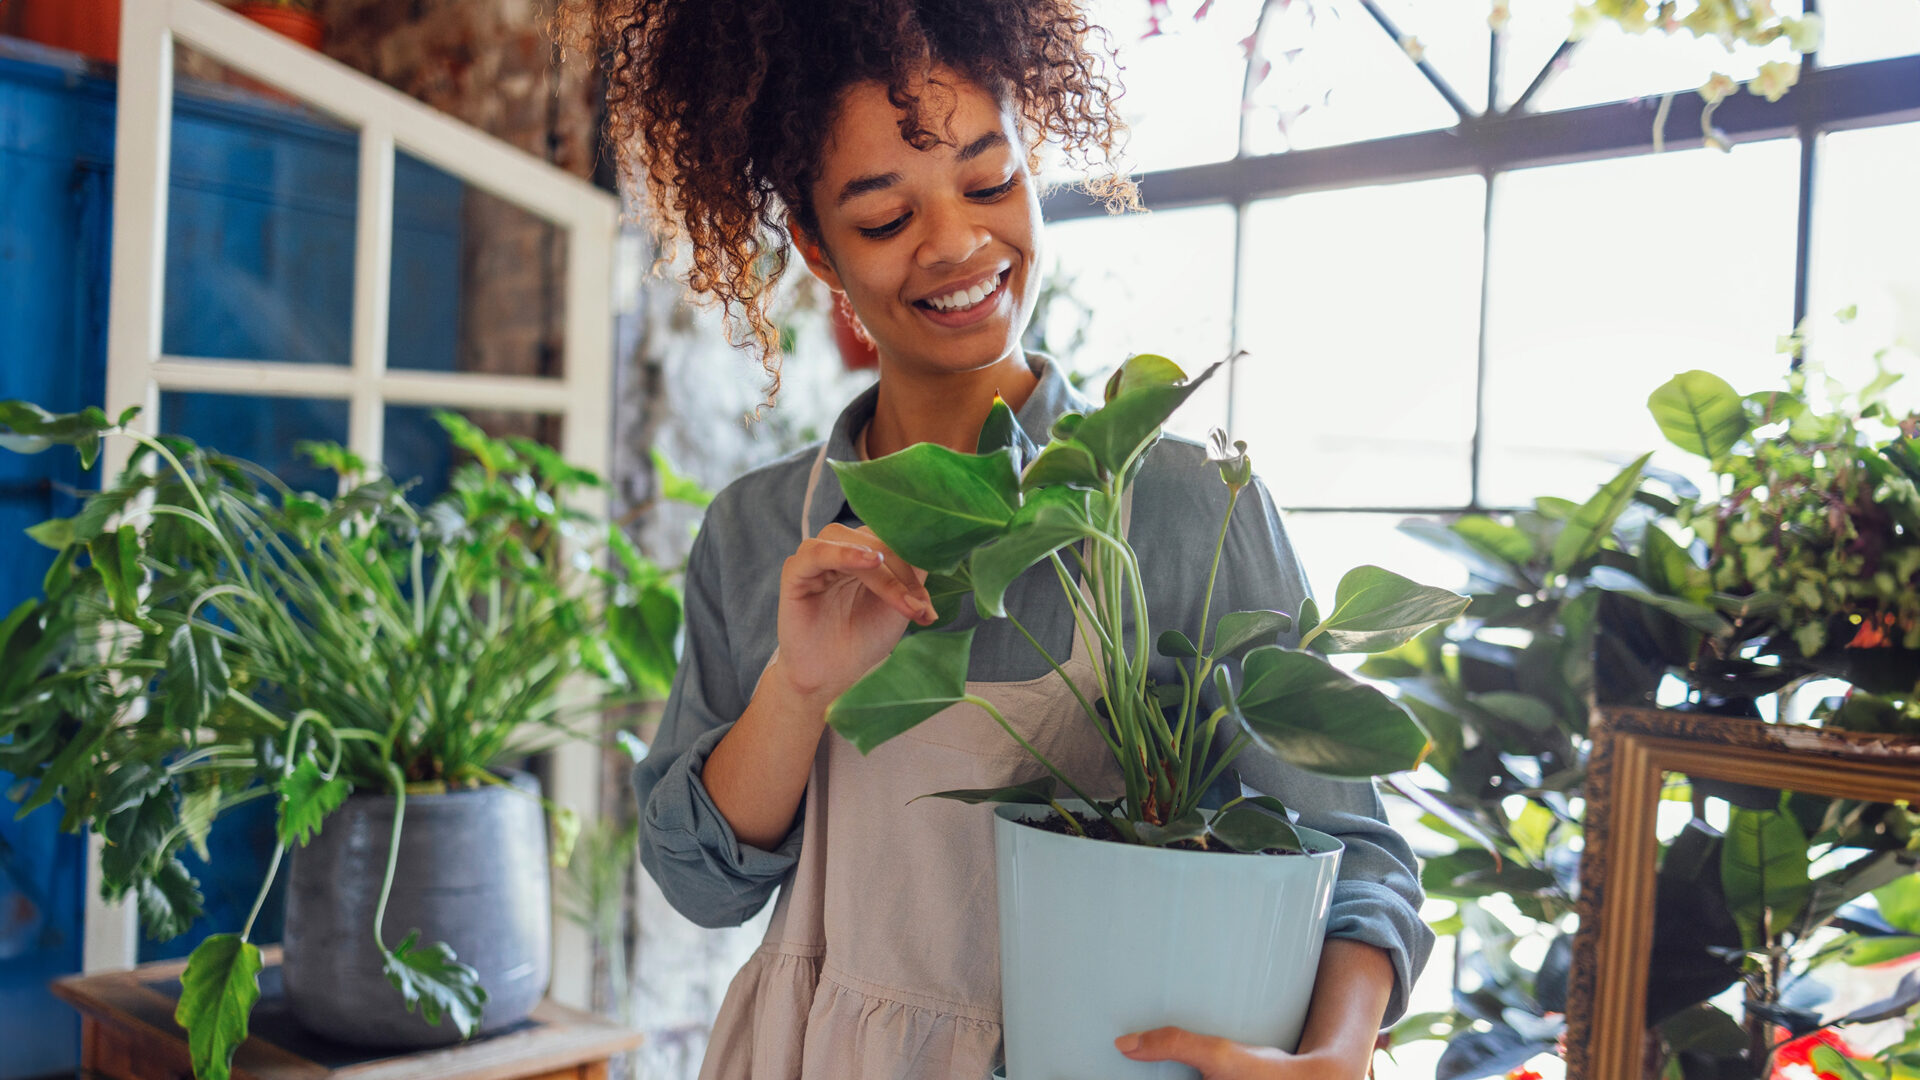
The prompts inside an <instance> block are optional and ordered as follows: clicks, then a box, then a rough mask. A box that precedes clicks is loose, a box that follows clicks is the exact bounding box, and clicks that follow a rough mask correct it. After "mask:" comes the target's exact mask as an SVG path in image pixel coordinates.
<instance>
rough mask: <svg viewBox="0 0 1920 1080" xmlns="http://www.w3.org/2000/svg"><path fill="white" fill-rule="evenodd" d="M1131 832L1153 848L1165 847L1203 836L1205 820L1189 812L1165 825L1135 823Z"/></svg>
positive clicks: (1194, 811) (1195, 813) (1196, 813)
mask: <svg viewBox="0 0 1920 1080" xmlns="http://www.w3.org/2000/svg"><path fill="white" fill-rule="evenodd" d="M1133 831H1134V834H1135V835H1136V836H1138V837H1140V839H1141V840H1143V841H1145V842H1146V843H1148V844H1151V845H1152V846H1154V847H1166V846H1167V845H1168V844H1176V843H1179V842H1180V841H1182V840H1192V839H1194V838H1195V837H1198V836H1201V835H1203V834H1205V833H1206V831H1207V819H1206V818H1205V817H1204V816H1202V815H1201V813H1200V812H1199V811H1198V810H1190V811H1188V812H1187V813H1185V814H1182V815H1181V816H1179V817H1177V818H1174V819H1173V820H1172V821H1169V822H1167V823H1166V824H1165V825H1153V824H1149V823H1147V822H1135V823H1134V826H1133Z"/></svg>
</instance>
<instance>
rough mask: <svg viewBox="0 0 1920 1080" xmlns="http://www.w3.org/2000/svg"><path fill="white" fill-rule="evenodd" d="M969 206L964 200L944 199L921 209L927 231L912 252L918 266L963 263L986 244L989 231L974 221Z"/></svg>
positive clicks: (930, 266) (990, 236)
mask: <svg viewBox="0 0 1920 1080" xmlns="http://www.w3.org/2000/svg"><path fill="white" fill-rule="evenodd" d="M972 209H973V208H972V207H971V206H969V205H967V204H966V203H964V202H958V201H945V200H943V201H940V202H937V203H935V204H934V205H932V206H928V207H925V208H923V209H922V211H921V213H922V214H923V215H924V219H925V221H926V223H927V231H926V234H925V237H924V238H923V239H922V240H921V242H920V249H919V251H918V252H916V255H917V257H918V259H919V262H920V266H921V268H922V269H931V268H933V267H936V266H941V265H958V264H961V263H964V262H966V261H967V260H968V259H970V258H972V257H973V254H974V252H976V251H979V250H980V249H981V248H982V247H985V246H986V244H987V242H988V240H990V239H991V238H992V234H991V233H989V232H988V231H987V229H986V227H985V226H984V225H982V224H980V223H979V222H978V221H976V220H974V217H973V214H972V213H971V212H970V211H971V210H972Z"/></svg>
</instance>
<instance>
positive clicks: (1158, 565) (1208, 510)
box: [634, 356, 1434, 1023]
mask: <svg viewBox="0 0 1920 1080" xmlns="http://www.w3.org/2000/svg"><path fill="white" fill-rule="evenodd" d="M1030 359H1031V360H1032V361H1033V363H1034V367H1035V372H1036V373H1037V374H1038V375H1039V376H1040V382H1039V384H1038V385H1037V386H1036V387H1035V389H1034V391H1033V393H1032V395H1031V396H1029V397H1028V399H1027V401H1026V403H1025V404H1023V405H1022V406H1021V408H1020V411H1019V413H1018V415H1017V420H1018V422H1019V423H1018V427H1019V429H1020V434H1021V435H1023V436H1024V438H1023V439H1022V440H1021V441H1022V443H1023V445H1022V446H1021V447H1017V448H1016V454H1022V453H1026V454H1030V453H1031V452H1032V447H1033V446H1034V445H1044V444H1045V443H1046V441H1047V438H1048V431H1049V429H1050V428H1051V427H1052V426H1053V422H1054V420H1056V419H1057V418H1058V417H1059V416H1060V415H1061V414H1062V413H1064V412H1067V411H1069V410H1077V411H1081V412H1086V411H1089V410H1090V409H1091V408H1092V405H1091V404H1090V403H1089V402H1088V401H1087V399H1086V398H1084V397H1083V396H1081V395H1080V394H1079V392H1078V391H1076V390H1075V389H1074V388H1073V386H1072V385H1071V384H1070V383H1068V382H1067V380H1066V378H1065V377H1064V375H1063V374H1062V373H1061V371H1060V366H1059V365H1058V364H1053V363H1049V362H1048V361H1047V360H1046V358H1045V357H1040V356H1033V357H1031V358H1030ZM877 397H878V389H877V388H869V389H868V390H867V391H866V392H865V393H863V394H861V395H860V396H859V397H857V398H855V399H854V401H853V403H852V404H850V405H848V406H847V408H846V410H845V411H844V412H842V413H841V414H840V418H839V420H838V421H837V422H836V423H835V424H834V427H833V431H832V433H831V435H830V436H829V438H828V440H827V457H828V458H829V459H832V460H835V461H857V460H859V454H858V451H857V449H856V446H857V443H856V440H857V439H858V437H859V435H860V433H861V432H862V431H863V430H864V429H865V427H866V425H867V422H868V421H869V420H870V419H871V418H872V416H873V412H874V403H875V401H876V399H877ZM819 449H820V447H819V444H817V443H816V444H814V445H813V446H810V447H807V448H806V449H804V450H801V451H799V452H796V453H794V454H792V455H790V456H788V457H785V458H782V459H781V460H779V461H776V462H773V463H772V464H770V465H765V466H762V467H761V468H758V469H755V470H753V471H752V472H749V473H747V474H746V475H745V476H743V477H741V478H740V479H738V480H736V481H734V482H733V483H732V484H729V485H728V486H727V487H726V489H725V490H723V491H721V492H720V494H719V495H718V496H717V497H715V499H714V500H713V504H712V505H711V506H710V507H709V508H708V509H707V516H706V521H705V523H704V524H703V525H702V527H701V530H700V534H699V536H698V538H697V539H695V541H694V545H693V550H692V552H691V553H690V554H689V556H688V559H687V576H686V645H685V649H684V653H683V655H682V657H681V661H680V670H679V673H678V674H677V675H676V676H675V678H674V683H673V690H672V693H671V694H670V695H669V697H668V698H667V705H666V711H665V714H664V716H663V718H662V720H661V723H660V730H659V734H658V735H657V736H656V738H655V741H654V744H653V748H652V751H651V753H649V754H648V755H647V757H646V759H645V760H644V761H642V762H640V764H639V765H638V766H637V767H636V768H635V770H634V784H635V787H636V788H637V790H638V794H639V798H640V805H641V811H642V812H641V830H640V861H641V863H642V864H643V865H644V866H645V867H646V868H647V871H648V872H649V873H651V874H652V875H653V878H654V880H655V881H656V882H658V883H659V885H660V889H661V892H663V893H664V894H665V895H666V897H667V899H668V900H669V901H670V902H671V903H672V904H673V906H674V907H675V908H676V909H678V910H679V911H680V912H681V913H682V914H683V915H685V916H687V917H688V918H689V919H692V920H693V921H694V922H696V923H698V924H700V925H701V926H708V927H718V926H737V925H739V924H740V923H742V922H745V921H746V920H747V919H749V918H751V917H752V916H753V915H754V914H755V913H756V912H758V911H759V910H760V909H761V908H762V907H764V906H765V905H766V902H767V900H768V899H769V898H771V897H772V895H773V892H774V890H775V889H776V888H778V887H779V886H780V884H781V883H782V882H783V881H784V880H785V879H786V878H787V875H788V872H789V871H790V870H791V869H792V868H793V866H794V863H795V860H796V857H797V855H798V853H799V850H800V845H801V843H802V840H803V838H802V836H801V827H800V824H799V823H800V821H801V820H803V817H804V815H796V817H795V824H794V827H793V831H792V832H790V833H788V834H787V836H786V838H785V839H784V840H782V841H781V843H780V844H779V846H778V847H776V848H774V849H773V850H771V851H768V850H762V849H760V848H757V847H754V846H752V845H749V844H745V843H742V842H741V841H740V840H739V839H738V838H737V837H735V836H734V834H733V829H732V828H731V827H730V826H729V825H728V824H727V820H726V818H725V817H723V816H722V815H721V814H720V811H719V810H718V809H717V808H716V807H715V806H714V804H713V800H712V798H711V797H709V796H708V794H707V790H706V787H705V785H704V784H702V783H701V780H700V770H701V768H702V766H703V765H704V764H705V763H706V760H707V755H708V754H709V753H711V752H712V750H713V748H714V746H715V745H716V744H718V743H719V741H720V739H721V737H722V736H724V735H725V734H726V733H727V730H728V729H729V728H731V727H732V726H733V722H734V721H735V720H736V719H738V718H739V716H740V714H741V713H743V712H745V711H746V707H747V702H748V700H749V699H750V698H751V697H752V696H753V688H754V684H755V683H756V681H757V680H758V679H759V677H760V672H761V670H762V669H763V668H764V667H765V666H766V663H767V659H768V657H770V656H771V655H772V654H773V649H774V646H775V645H776V644H777V643H778V638H777V634H776V626H777V620H778V612H779V586H780V566H781V563H782V562H784V561H785V560H786V558H787V556H789V555H791V554H793V551H794V549H795V548H796V547H797V546H798V545H799V542H800V520H801V502H802V501H803V498H804V496H805V492H806V488H807V476H808V472H809V470H810V468H811V466H812V464H813V461H814V458H815V456H816V455H817V454H818V452H819ZM809 510H810V512H809V515H808V517H809V520H810V522H811V523H812V527H813V529H814V531H815V532H816V533H817V532H818V531H819V530H820V529H821V528H822V527H824V526H825V525H826V524H827V523H828V522H832V521H839V522H842V523H846V524H852V525H857V524H858V520H857V519H856V518H854V516H853V514H852V511H851V510H850V509H849V508H848V507H847V503H846V498H845V496H844V495H842V493H841V491H840V485H839V483H838V481H837V480H836V479H835V477H834V474H833V471H832V470H831V469H824V468H823V469H822V470H821V475H820V479H819V482H818V485H817V487H816V488H815V490H814V493H813V498H812V504H811V506H810V508H809ZM1226 511H1227V488H1226V485H1225V484H1223V483H1222V482H1221V481H1220V475H1219V471H1218V469H1217V468H1216V467H1215V466H1214V465H1212V464H1211V463H1209V462H1208V461H1207V460H1206V452H1205V449H1204V448H1203V447H1202V446H1200V445H1199V444H1198V443H1195V442H1192V441H1191V440H1187V439H1181V438H1178V437H1175V436H1167V437H1165V438H1163V439H1162V440H1161V441H1160V443H1159V445H1157V446H1155V447H1154V448H1153V449H1152V450H1151V451H1150V452H1149V454H1148V457H1147V462H1146V465H1145V467H1144V468H1143V469H1142V470H1141V473H1140V475H1139V477H1138V479H1136V480H1135V482H1134V487H1133V517H1132V522H1133V523H1132V530H1131V533H1130V540H1131V542H1132V544H1133V547H1134V549H1135V551H1136V552H1137V554H1138V555H1139V558H1140V572H1141V576H1142V580H1143V583H1144V586H1145V589H1146V595H1147V610H1148V611H1149V612H1151V614H1152V618H1153V625H1154V631H1155V632H1156V633H1158V632H1159V631H1160V630H1165V629H1168V628H1176V629H1179V630H1181V631H1183V632H1184V633H1185V634H1186V635H1187V637H1188V638H1189V639H1190V640H1197V639H1198V638H1199V626H1200V620H1201V610H1202V606H1203V604H1204V601H1205V597H1204V596H1203V594H1204V593H1205V591H1206V577H1207V568H1208V559H1209V556H1211V554H1212V551H1213V543H1214V540H1215V538H1216V536H1217V535H1218V532H1219V528H1220V520H1221V518H1222V516H1223V515H1225V513H1226ZM1307 596H1308V588H1307V581H1306V576H1305V575H1304V574H1303V573H1302V572H1301V569H1300V564H1299V562H1298V560H1297V559H1296V558H1295V557H1294V553H1293V547H1292V545H1291V544H1289V543H1288V541H1287V536H1286V530H1285V529H1284V528H1283V527H1282V526H1281V523H1280V515H1279V512H1278V511H1277V510H1276V509H1275V507H1274V504H1273V499H1272V497H1271V496H1269V495H1268V493H1267V490H1266V487H1265V485H1263V484H1261V483H1260V482H1259V481H1258V480H1256V481H1255V482H1254V483H1253V484H1252V485H1251V486H1250V487H1248V488H1247V489H1246V490H1245V491H1243V492H1242V493H1241V497H1240V500H1239V503H1238V505H1237V506H1236V507H1235V509H1234V512H1233V519H1232V523H1231V525H1230V526H1229V528H1228V531H1227V540H1226V547H1225V550H1224V552H1223V553H1222V555H1221V559H1220V572H1219V579H1218V581H1217V583H1216V585H1215V589H1214V600H1213V605H1212V609H1211V618H1212V619H1214V620H1218V618H1219V617H1220V616H1221V615H1223V614H1225V613H1227V612H1229V611H1236V610H1245V609H1255V608H1266V609H1273V610H1278V611H1285V612H1288V613H1296V612H1298V611H1299V610H1300V601H1301V600H1302V599H1304V598H1306V597H1307ZM1006 604H1007V608H1008V611H1009V612H1010V613H1012V614H1013V615H1014V616H1015V617H1016V618H1018V619H1019V620H1020V622H1021V623H1022V624H1024V625H1025V626H1026V627H1027V629H1028V630H1029V631H1030V632H1031V633H1032V634H1033V635H1034V637H1035V638H1036V639H1037V640H1038V641H1039V642H1040V644H1041V645H1043V646H1044V647H1045V648H1046V649H1047V651H1048V652H1050V653H1052V654H1053V655H1054V656H1066V655H1067V654H1068V653H1069V652H1070V651H1071V646H1072V640H1071V635H1072V633H1073V621H1072V613H1071V609H1070V608H1069V606H1068V604H1067V601H1066V598H1065V596H1064V595H1063V593H1062V592H1061V589H1060V584H1059V581H1058V579H1057V578H1056V577H1055V576H1054V574H1053V571H1052V569H1051V568H1050V566H1049V565H1048V564H1045V563H1042V564H1041V565H1039V566H1037V567H1035V568H1034V569H1033V570H1032V571H1030V572H1029V573H1028V575H1027V576H1025V577H1023V578H1022V579H1021V580H1020V581H1018V582H1016V583H1015V584H1014V586H1013V588H1011V589H1009V590H1008V593H1007V597H1006ZM971 625H977V626H978V627H979V629H978V632H977V633H976V634H975V636H974V642H973V652H972V660H971V667H970V668H969V670H968V676H967V677H968V679H969V680H972V681H976V682H1010V681H1016V680H1026V679H1035V678H1038V677H1040V676H1042V675H1044V674H1045V673H1046V672H1047V670H1048V667H1047V662H1046V661H1045V660H1044V659H1043V658H1042V657H1041V656H1040V654H1039V653H1038V652H1036V651H1035V650H1034V648H1033V647H1032V645H1030V644H1029V643H1028V642H1027V641H1026V640H1025V639H1024V638H1022V637H1021V636H1020V635H1019V633H1018V632H1017V631H1015V630H1014V629H1013V627H1012V625H1011V624H1010V623H1008V622H1007V621H1005V620H992V621H988V622H985V623H980V622H979V620H978V618H977V616H976V615H975V614H974V612H973V609H972V605H971V601H970V600H969V601H964V602H963V605H962V608H961V614H960V617H959V619H958V620H957V621H956V622H955V623H954V626H955V627H956V628H962V627H966V626H971ZM1282 640H1283V643H1287V644H1290V643H1291V641H1290V640H1288V639H1282ZM1149 677H1150V678H1152V679H1154V680H1156V681H1164V682H1178V680H1179V676H1178V675H1177V674H1176V672H1175V671H1174V668H1173V662H1172V661H1170V660H1167V659H1165V658H1163V657H1159V656H1158V654H1155V658H1154V662H1153V666H1152V667H1151V668H1150V670H1149ZM1206 693H1207V696H1208V697H1209V698H1211V696H1212V690H1211V687H1209V688H1208V690H1207V692H1206ZM1215 704H1217V702H1214V701H1209V702H1208V703H1207V704H1206V708H1207V710H1208V711H1211V710H1212V708H1213V707H1214V705H1215ZM1202 715H1205V713H1202ZM823 737H825V738H830V739H831V738H839V736H838V735H835V734H833V733H832V732H828V733H827V734H826V735H825V736H823ZM1230 737H1231V732H1228V731H1224V730H1223V731H1222V732H1221V737H1220V739H1219V748H1224V746H1225V744H1226V742H1227V740H1228V739H1229V738H1230ZM1227 773H1228V774H1227V775H1223V777H1222V782H1221V783H1218V784H1216V785H1215V787H1214V789H1213V790H1212V791H1211V792H1210V796H1211V798H1210V799H1209V802H1208V804H1209V805H1213V806H1217V805H1219V804H1220V802H1221V801H1223V800H1224V798H1225V797H1229V796H1230V795H1231V794H1233V793H1237V792H1239V791H1240V790H1242V785H1244V789H1245V790H1248V791H1252V792H1258V793H1261V794H1268V795H1272V796H1274V797H1276V798H1278V799H1280V800H1281V801H1282V802H1284V803H1285V804H1286V805H1287V806H1288V807H1289V808H1291V809H1292V810H1294V811H1295V812H1296V813H1297V815H1298V820H1299V823H1300V824H1302V825H1305V826H1307V827H1308V828H1312V829H1318V830H1320V831H1321V832H1325V833H1329V834H1331V835H1333V836H1336V837H1338V838H1339V839H1340V840H1341V841H1342V842H1344V843H1345V844H1346V853H1345V854H1344V855H1343V856H1342V858H1341V862H1340V879H1339V883H1338V884H1337V885H1336V886H1335V888H1334V893H1333V902H1332V911H1331V915H1330V917H1329V920H1328V924H1327V936H1328V937H1329V938H1346V939H1351V940H1355V941H1362V942H1365V943H1367V944H1369V945H1374V946H1377V947H1379V948H1381V949H1384V950H1385V951H1386V952H1387V953H1388V954H1389V955H1390V956H1391V957H1392V959H1393V968H1394V974H1395V985H1394V989H1393V997H1392V1001H1391V1003H1390V1005H1389V1006H1388V1009H1387V1016H1386V1020H1387V1022H1388V1023H1392V1022H1393V1021H1395V1020H1397V1019H1398V1018H1399V1017H1400V1015H1401V1014H1402V1013H1403V1012H1404V1011H1405V1009H1406V1002H1407V995H1408V991H1409V989H1410V987H1411V986H1412V983H1413V980H1414V979H1415V978H1416V977H1417V976H1418V975H1419V973H1420V969H1421V968H1422V967H1423V966H1424V965H1425V964H1426V960H1427V954H1428V952H1429V951H1430V950H1431V948H1432V945H1433V939H1434V935H1433V932H1432V931H1431V930H1429V929H1428V928H1427V926H1426V924H1425V923H1424V922H1422V921H1421V919H1420V915H1419V909H1420V902H1421V899H1422V894H1421V890H1420V882H1419V871H1418V867H1417V865H1416V863H1415V861H1414V857H1413V852H1412V850H1411V849H1410V848H1409V847H1408V845H1407V842H1406V841H1405V840H1404V839H1403V838H1402V837H1401V836H1400V835H1399V833H1397V832H1395V831H1394V830H1393V828H1392V827H1391V826H1389V825H1388V824H1387V822H1386V818H1385V813H1384V811H1383V808H1382V806H1381V803H1380V798H1379V796H1378V794H1377V793H1376V792H1375V790H1374V788H1373V785H1372V784H1370V783H1366V782H1350V781H1339V780H1330V779H1327V778H1324V777H1320V776H1316V775H1314V774H1311V773H1308V772H1305V771H1303V770H1301V769H1297V768H1294V767H1293V766H1290V765H1288V764H1286V763H1285V762H1282V761H1280V760H1279V759H1277V758H1275V757H1274V756H1273V755H1272V754H1270V753H1268V752H1266V751H1265V750H1263V749H1261V748H1259V747H1258V746H1257V745H1250V746H1249V748H1248V749H1247V750H1245V751H1244V752H1243V753H1242V754H1241V755H1240V756H1239V758H1237V759H1236V760H1235V761H1234V762H1233V765H1232V767H1231V768H1230V769H1229V770H1228V771H1227Z"/></svg>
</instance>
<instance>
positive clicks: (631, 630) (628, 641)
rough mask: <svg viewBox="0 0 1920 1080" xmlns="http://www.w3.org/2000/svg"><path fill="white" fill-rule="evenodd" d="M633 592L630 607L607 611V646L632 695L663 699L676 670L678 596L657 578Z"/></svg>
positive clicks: (622, 605) (610, 608) (678, 630)
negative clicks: (649, 695) (641, 694)
mask: <svg viewBox="0 0 1920 1080" xmlns="http://www.w3.org/2000/svg"><path fill="white" fill-rule="evenodd" d="M636 592H637V594H638V595H636V596H635V598H634V600H633V602H632V603H628V604H616V605H613V606H610V607H609V608H608V609H607V630H606V635H607V637H606V641H607V646H608V648H610V649H612V650H613V655H614V658H615V659H616V660H618V661H619V662H620V667H621V669H622V670H623V671H625V672H626V675H627V681H628V682H629V683H630V684H632V686H633V688H634V689H635V690H636V691H639V692H640V693H644V694H651V695H653V696H654V697H665V696H666V695H667V692H668V691H670V690H672V689H673V675H674V672H675V671H676V670H678V668H679V661H678V660H677V659H676V658H675V657H674V642H675V640H677V639H678V637H679V635H680V617H681V616H680V612H681V605H680V593H679V592H678V591H677V590H675V589H674V588H673V586H671V585H668V584H667V583H666V582H665V581H664V580H661V579H658V578H656V579H653V580H650V581H648V582H646V583H644V584H642V585H640V586H639V587H638V588H637V590H636Z"/></svg>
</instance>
